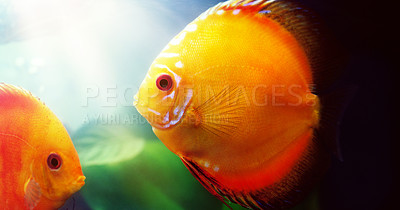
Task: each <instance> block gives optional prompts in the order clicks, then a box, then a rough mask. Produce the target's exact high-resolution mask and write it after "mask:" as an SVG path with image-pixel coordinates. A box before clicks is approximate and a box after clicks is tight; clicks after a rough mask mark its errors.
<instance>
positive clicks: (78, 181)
mask: <svg viewBox="0 0 400 210" xmlns="http://www.w3.org/2000/svg"><path fill="white" fill-rule="evenodd" d="M85 180H86V177H85V176H79V177H78V179H76V180H75V182H74V185H75V186H77V187H78V189H77V190H76V191H78V190H80V189H81V188H82V187H83V185H85Z"/></svg>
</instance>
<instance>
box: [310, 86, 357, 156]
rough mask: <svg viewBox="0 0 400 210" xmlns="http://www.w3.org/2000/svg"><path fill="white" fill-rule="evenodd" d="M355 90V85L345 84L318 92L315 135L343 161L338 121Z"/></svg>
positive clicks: (339, 121) (340, 119) (341, 117)
mask: <svg viewBox="0 0 400 210" xmlns="http://www.w3.org/2000/svg"><path fill="white" fill-rule="evenodd" d="M356 92H357V87H356V86H352V85H347V86H344V87H339V88H335V89H333V90H331V91H329V92H326V93H322V94H320V96H319V98H320V103H321V109H320V123H319V127H318V129H317V130H316V132H317V133H316V134H317V137H318V138H319V139H321V140H322V141H323V142H324V144H325V145H326V146H327V148H328V149H329V150H331V151H332V152H333V154H334V155H335V156H336V158H337V159H339V160H340V161H342V162H343V154H342V152H341V150H340V142H339V136H340V129H339V128H340V123H341V121H342V119H343V116H344V113H345V111H346V109H347V107H348V106H349V104H350V101H351V99H352V98H353V97H354V95H355V94H356Z"/></svg>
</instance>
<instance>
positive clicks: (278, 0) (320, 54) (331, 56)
mask: <svg viewBox="0 0 400 210" xmlns="http://www.w3.org/2000/svg"><path fill="white" fill-rule="evenodd" d="M221 10H222V11H224V12H232V13H233V14H237V15H246V16H248V15H254V16H255V17H259V18H267V19H270V20H273V21H275V22H276V23H278V24H279V25H280V26H282V27H283V28H285V29H286V30H287V31H289V32H290V33H291V34H292V35H293V36H294V37H295V38H296V40H297V41H298V42H299V44H300V45H301V46H302V48H303V49H304V51H305V52H306V55H307V58H308V61H309V63H310V66H311V69H312V74H313V83H314V84H310V85H313V90H312V91H313V92H314V93H316V94H318V93H320V92H323V91H325V90H327V89H329V88H330V87H331V86H332V85H333V84H334V83H335V82H336V81H337V79H338V78H339V77H340V76H341V75H342V71H343V69H344V63H345V61H346V55H345V53H344V50H343V49H342V48H341V47H340V45H338V42H337V41H336V40H335V39H334V38H333V37H332V36H331V33H330V32H329V30H328V29H327V28H325V27H324V26H323V24H322V21H321V19H320V18H319V17H318V16H317V15H316V14H315V13H314V12H312V11H311V10H309V9H306V8H305V7H304V6H302V5H300V4H299V3H296V2H293V1H289V0H229V1H226V2H223V3H219V4H218V5H216V6H215V7H213V8H210V9H209V10H207V11H206V12H204V13H203V14H202V15H200V17H199V18H200V19H201V18H202V17H206V16H208V15H211V14H214V13H217V14H221V13H220V11H221Z"/></svg>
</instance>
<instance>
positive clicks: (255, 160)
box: [135, 0, 341, 209]
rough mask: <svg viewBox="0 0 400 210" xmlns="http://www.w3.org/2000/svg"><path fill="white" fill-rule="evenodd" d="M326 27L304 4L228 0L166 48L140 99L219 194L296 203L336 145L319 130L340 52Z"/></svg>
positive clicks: (274, 204)
mask: <svg viewBox="0 0 400 210" xmlns="http://www.w3.org/2000/svg"><path fill="white" fill-rule="evenodd" d="M324 33H325V31H324V30H323V29H322V28H320V27H319V24H318V22H317V21H316V19H315V17H314V16H313V14H312V13H311V12H310V11H308V10H306V9H303V8H302V7H300V6H299V5H298V4H296V3H292V2H288V1H265V0H255V1H254V0H253V1H249V0H246V1H238V0H236V1H227V2H225V3H220V4H218V5H217V6H215V7H213V8H211V9H209V10H207V11H206V12H205V13H203V14H202V15H200V16H199V17H198V18H197V19H196V20H194V21H193V22H192V23H190V24H189V25H188V26H187V27H186V28H185V29H184V30H183V31H182V32H181V33H179V34H178V35H177V36H176V37H175V38H174V39H173V40H172V41H171V42H170V43H169V44H168V45H167V46H166V47H165V48H164V50H163V51H162V52H161V54H160V55H159V56H158V57H157V58H156V59H155V61H154V62H153V64H152V65H151V67H150V70H149V72H148V74H147V76H146V78H145V79H144V81H143V83H142V85H141V87H140V90H139V92H138V94H137V95H136V96H135V100H136V101H135V106H136V108H137V109H138V111H139V112H140V113H141V114H142V115H143V116H144V117H145V118H146V119H147V120H148V121H149V122H150V124H151V125H152V126H153V130H154V132H155V134H156V135H157V136H158V137H159V139H160V140H161V141H162V142H163V143H164V144H165V145H166V146H167V147H168V148H169V149H170V150H171V151H172V152H174V153H175V154H176V155H178V156H179V157H180V158H181V159H182V161H183V163H184V164H185V165H186V166H187V168H188V169H189V170H190V172H191V173H192V174H193V176H195V177H196V178H197V179H198V180H199V181H200V182H201V184H202V185H203V186H204V187H205V188H207V190H209V191H210V192H211V193H212V194H213V195H214V196H216V197H217V198H219V199H220V200H221V201H224V200H225V198H226V199H229V200H230V201H232V202H235V203H238V204H240V205H242V206H244V207H247V208H261V209H268V208H283V207H290V206H293V205H294V204H295V203H297V202H298V201H300V200H301V199H302V197H303V196H304V195H305V194H306V193H305V192H307V191H309V189H310V187H311V186H313V185H312V184H313V183H315V182H316V180H318V177H320V175H321V174H322V172H323V171H324V170H325V169H326V167H327V166H328V162H329V152H328V149H327V147H326V146H328V147H329V146H330V145H331V144H333V143H330V142H331V139H328V140H322V139H321V138H322V135H320V134H319V133H321V132H320V131H321V130H323V128H322V127H324V126H323V123H321V122H322V121H323V120H324V119H325V118H324V115H323V112H325V109H326V108H327V107H325V106H324V105H325V104H324V103H325V102H324V100H323V99H322V98H320V97H318V96H317V95H318V91H322V90H323V89H324V88H326V87H328V86H330V85H332V84H333V82H334V80H335V77H332V76H331V75H330V74H329V73H331V72H332V71H335V70H336V69H335V68H336V66H335V65H334V64H336V60H339V58H340V57H341V56H340V55H339V54H335V52H337V51H335V46H334V45H333V43H331V42H329V39H328V37H325V34H324ZM328 48H329V50H328ZM324 75H325V76H324ZM333 75H335V73H333ZM334 122H336V121H334ZM328 124H329V123H328ZM333 124H335V123H333ZM326 127H329V126H326ZM332 139H334V137H332Z"/></svg>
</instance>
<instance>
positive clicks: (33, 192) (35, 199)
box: [24, 177, 42, 209]
mask: <svg viewBox="0 0 400 210" xmlns="http://www.w3.org/2000/svg"><path fill="white" fill-rule="evenodd" d="M24 192H25V204H26V206H27V207H28V209H33V208H35V207H36V206H37V204H38V203H39V201H40V197H41V195H42V191H41V189H40V186H39V183H37V182H36V181H35V179H34V178H33V177H30V178H29V179H28V181H26V183H25V188H24Z"/></svg>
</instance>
